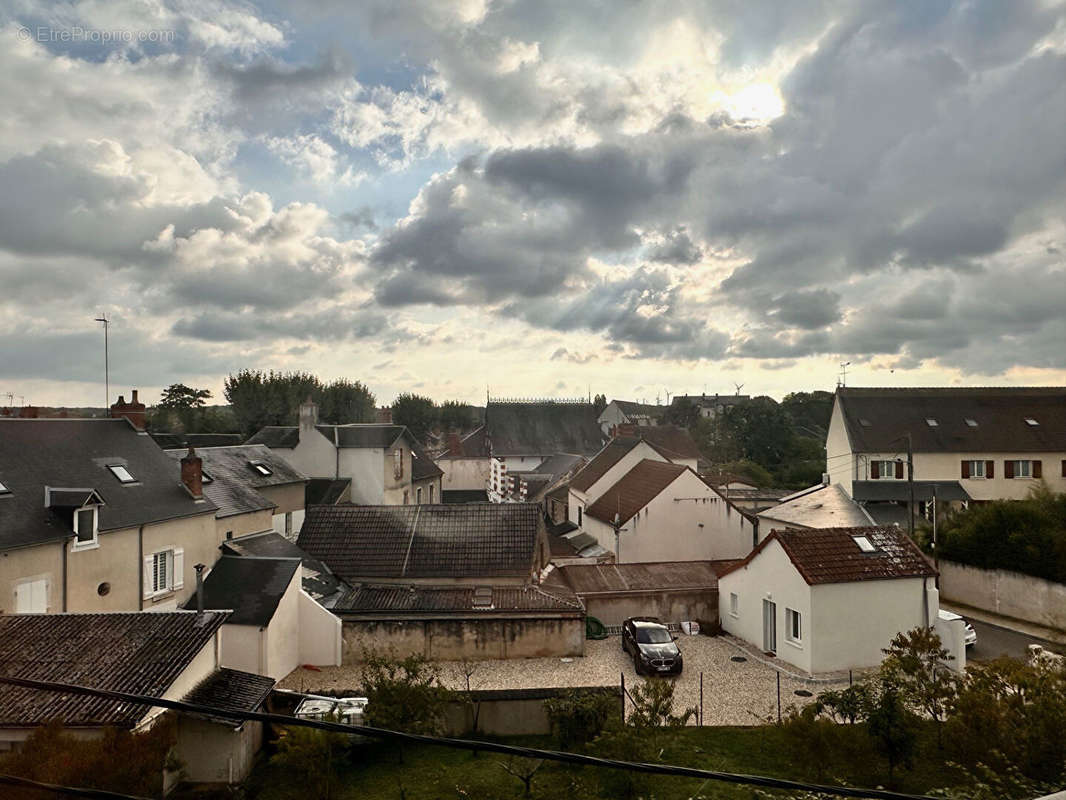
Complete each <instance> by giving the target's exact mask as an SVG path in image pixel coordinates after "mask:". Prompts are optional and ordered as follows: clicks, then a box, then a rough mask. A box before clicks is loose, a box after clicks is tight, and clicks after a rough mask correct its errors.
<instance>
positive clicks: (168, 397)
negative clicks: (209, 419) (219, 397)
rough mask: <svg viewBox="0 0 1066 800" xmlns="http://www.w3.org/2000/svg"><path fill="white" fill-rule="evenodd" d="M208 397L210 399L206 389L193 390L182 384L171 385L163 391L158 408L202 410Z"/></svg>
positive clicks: (209, 393)
mask: <svg viewBox="0 0 1066 800" xmlns="http://www.w3.org/2000/svg"><path fill="white" fill-rule="evenodd" d="M209 397H211V392H209V391H208V390H207V389H193V388H192V387H190V386H186V385H185V384H184V383H172V384H170V386H168V387H167V388H166V389H164V390H163V394H162V396H161V397H160V399H159V406H160V408H169V409H173V410H175V411H181V410H187V409H191V408H203V406H204V405H206V401H207V399H208V398H209Z"/></svg>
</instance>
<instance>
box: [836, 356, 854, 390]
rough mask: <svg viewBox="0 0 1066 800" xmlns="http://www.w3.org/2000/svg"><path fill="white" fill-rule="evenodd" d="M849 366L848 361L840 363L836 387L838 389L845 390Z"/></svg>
mask: <svg viewBox="0 0 1066 800" xmlns="http://www.w3.org/2000/svg"><path fill="white" fill-rule="evenodd" d="M850 366H851V362H850V361H842V362H841V363H840V377H839V378H837V387H838V388H840V389H843V388H846V387H847V385H848V367H850Z"/></svg>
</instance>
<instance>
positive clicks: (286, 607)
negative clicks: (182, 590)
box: [203, 555, 341, 680]
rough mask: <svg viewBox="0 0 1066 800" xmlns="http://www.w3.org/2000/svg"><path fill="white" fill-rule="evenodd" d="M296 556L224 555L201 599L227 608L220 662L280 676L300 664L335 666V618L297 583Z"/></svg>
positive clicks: (337, 627)
mask: <svg viewBox="0 0 1066 800" xmlns="http://www.w3.org/2000/svg"><path fill="white" fill-rule="evenodd" d="M302 579H303V573H302V570H301V564H300V559H298V558H270V557H256V556H234V555H224V556H222V557H221V558H220V559H219V560H218V561H217V562H216V563H215V566H214V568H213V569H212V570H211V572H210V573H209V574H208V576H207V577H206V578H205V579H204V597H203V604H204V606H205V607H207V608H217V609H226V610H229V611H230V614H229V617H228V618H227V619H226V623H225V624H224V625H223V626H222V634H221V643H222V657H221V661H222V666H225V667H230V668H232V669H237V670H242V671H244V672H255V673H257V674H259V675H269V676H270V677H272V678H275V679H277V680H281V679H282V678H284V677H285V676H286V675H288V674H289V673H290V672H292V671H293V670H294V669H296V668H297V667H298V666H300V665H301V664H311V665H313V666H319V667H321V666H339V665H340V663H341V623H340V620H339V619H337V618H336V617H335V616H334V615H333V614H332V613H330V612H329V611H327V610H326V609H325V608H323V607H322V606H321V605H319V604H318V603H317V602H316V601H315V600H314V598H312V597H311V595H310V594H308V593H307V592H305V591H304V590H303V588H302Z"/></svg>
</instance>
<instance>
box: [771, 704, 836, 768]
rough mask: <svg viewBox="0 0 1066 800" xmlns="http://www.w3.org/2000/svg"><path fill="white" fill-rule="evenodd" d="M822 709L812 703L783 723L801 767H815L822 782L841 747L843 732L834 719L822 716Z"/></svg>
mask: <svg viewBox="0 0 1066 800" xmlns="http://www.w3.org/2000/svg"><path fill="white" fill-rule="evenodd" d="M820 712H821V706H820V705H819V704H818V703H816V702H815V703H810V704H808V705H806V706H804V707H803V708H802V709H799V710H797V709H796V708H791V709H789V711H788V713H787V714H786V715H785V720H784V722H783V723H782V729H783V731H784V735H785V741H786V742H788V746H789V750H790V751H791V752H793V753H795V754H796V755H797V756H798V758H795V759H793V760H794V761H795V762H796V763H800V764H813V765H814V770H815V774H816V775H817V777H818V780H819V781H821V780H823V779H824V778H825V770H826V767H827V766H828V765H829V764H830V763H831V762H832V757H833V753H834V752H835V751H838V750H839V749H840V746H841V741H840V740H841V737H840V736H839V735H838V734H839V732H840V729H839V728H838V726H837V724H836V723H835V722H833V721H832V720H829V719H825V718H824V717H821V716H820Z"/></svg>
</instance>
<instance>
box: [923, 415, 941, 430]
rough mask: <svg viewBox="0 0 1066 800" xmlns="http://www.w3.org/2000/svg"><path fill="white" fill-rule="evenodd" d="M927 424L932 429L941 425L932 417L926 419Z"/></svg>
mask: <svg viewBox="0 0 1066 800" xmlns="http://www.w3.org/2000/svg"><path fill="white" fill-rule="evenodd" d="M925 424H926V425H928V426H929V427H930V428H935V427H936V426H937V425H939V424H940V423H939V422H937V421H936V420H935V419H933V418H932V417H926V418H925Z"/></svg>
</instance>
